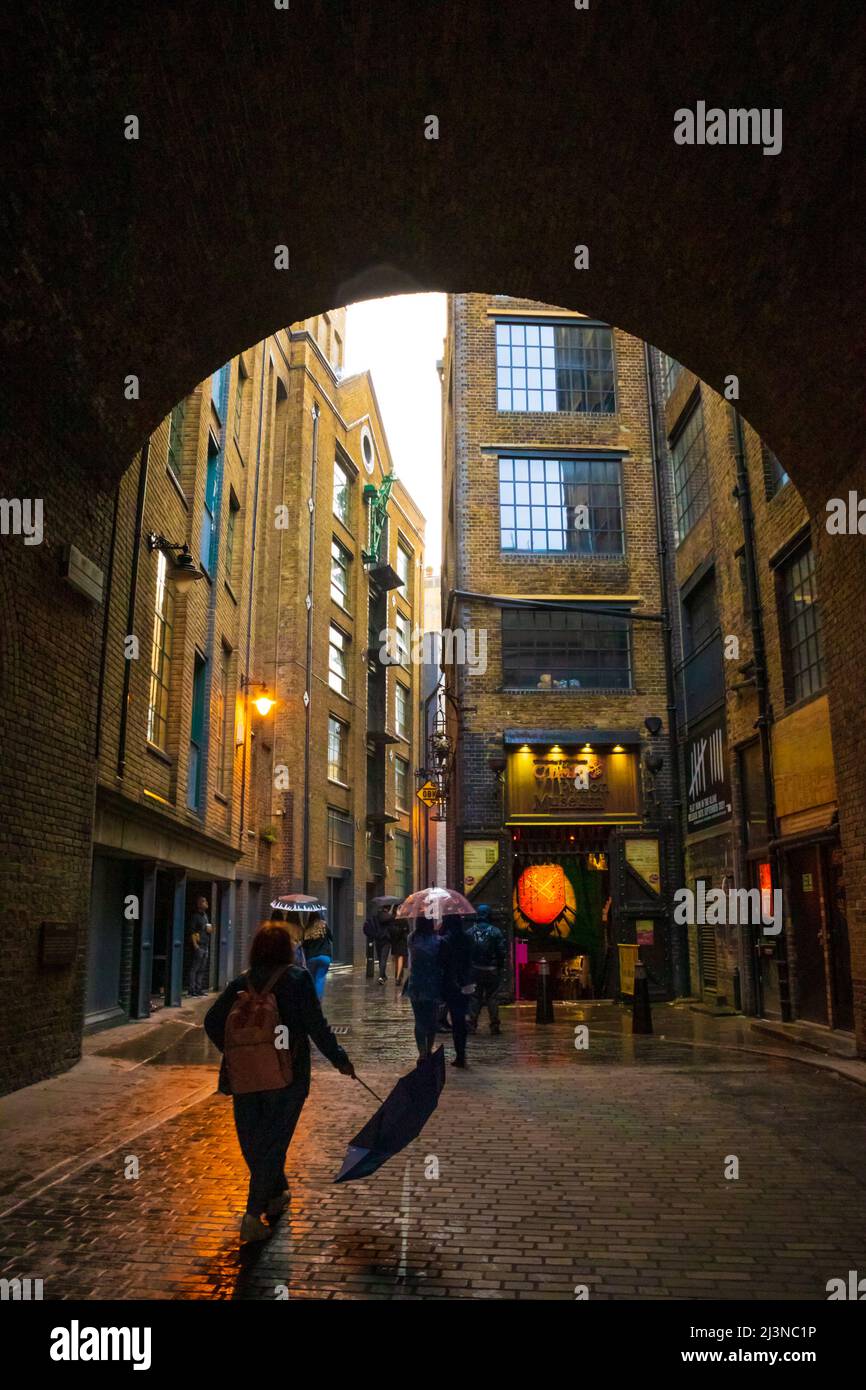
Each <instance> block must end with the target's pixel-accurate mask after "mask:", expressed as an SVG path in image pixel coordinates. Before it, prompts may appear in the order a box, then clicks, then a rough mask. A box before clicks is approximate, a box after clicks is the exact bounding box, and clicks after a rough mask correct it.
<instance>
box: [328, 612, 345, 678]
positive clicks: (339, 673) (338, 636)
mask: <svg viewBox="0 0 866 1390" xmlns="http://www.w3.org/2000/svg"><path fill="white" fill-rule="evenodd" d="M348 646H349V639H348V637H346V635H345V634H344V633H342V632H341V631H340V629H339V628H338V627H334V624H333V623H332V624H331V627H330V630H329V633H328V685H329V686H330V687H331V689H332V690H336V691H337V693H338V694H339V695H347V694H348V691H349V665H348V661H347V659H346V654H347V650H348Z"/></svg>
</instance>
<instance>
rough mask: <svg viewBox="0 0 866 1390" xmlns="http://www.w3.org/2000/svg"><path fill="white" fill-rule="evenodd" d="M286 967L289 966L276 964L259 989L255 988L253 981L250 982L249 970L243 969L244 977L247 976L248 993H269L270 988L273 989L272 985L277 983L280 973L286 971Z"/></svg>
mask: <svg viewBox="0 0 866 1390" xmlns="http://www.w3.org/2000/svg"><path fill="white" fill-rule="evenodd" d="M288 968H289V967H288V966H287V965H278V966H277V968H276V970H274V971H273V972H272V974H270V975H269V976H268V978H267V980H266V982H265V984H263V985H262V987H261V989H256V988H255V987H254V985H253V982H252V979H251V978H250V972H249V970H245V971H244V974H245V975H246V977H247V989H248V990H249V992H250V994H255V995H264V994H270V992H271V990H272V989H273V987H274V985H275V984H276V983H277V980H278V979H279V978H280V976H281V975H284V974H285V973H286V971H287V970H288Z"/></svg>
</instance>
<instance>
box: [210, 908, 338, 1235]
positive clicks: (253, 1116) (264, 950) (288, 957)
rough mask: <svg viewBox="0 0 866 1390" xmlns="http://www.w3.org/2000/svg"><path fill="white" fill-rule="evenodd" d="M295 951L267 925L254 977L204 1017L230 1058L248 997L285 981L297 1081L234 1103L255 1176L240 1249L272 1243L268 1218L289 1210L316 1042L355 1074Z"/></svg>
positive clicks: (284, 1005) (256, 946)
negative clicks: (294, 1142)
mask: <svg viewBox="0 0 866 1390" xmlns="http://www.w3.org/2000/svg"><path fill="white" fill-rule="evenodd" d="M293 960H294V945H293V943H292V938H291V936H290V934H289V932H288V930H287V929H286V925H285V923H283V922H265V923H264V925H263V926H261V927H260V928H259V930H258V931H257V932H256V934H255V936H254V937H253V941H252V945H251V947H250V966H249V970H248V971H247V972H246V973H245V974H243V975H239V976H238V978H237V979H235V980H232V982H231V984H229V985H228V986H227V987H226V988H225V989H224V990H223V992H222V994H221V995H220V997H219V999H217V1001H216V1003H215V1004H214V1005H213V1007H212V1008H211V1009H209V1011H208V1013H207V1014H206V1016H205V1020H204V1027H205V1032H206V1033H207V1035H208V1037H209V1038H210V1040H211V1042H212V1043H213V1044H214V1046H215V1047H217V1048H218V1049H219V1051H220V1052H224V1050H225V1032H226V1020H227V1019H228V1016H229V1012H230V1011H231V1007H232V1005H233V1003H234V1002H235V999H236V998H237V996H238V995H239V994H240V993H241V991H242V990H244V989H246V988H247V985H248V983H251V984H252V986H253V988H254V989H259V990H261V989H263V988H264V986H265V985H266V984H267V982H268V980H269V979H270V978H271V976H272V975H273V973H274V971H275V970H276V969H277V968H279V967H283V973H282V974H281V975H280V976H279V978H278V979H277V980H276V982H275V983H274V985H273V994H274V997H275V999H276V1002H277V1008H278V1011H279V1016H280V1021H281V1022H282V1023H283V1024H285V1026H286V1028H287V1029H288V1036H289V1046H290V1049H291V1057H292V1071H293V1079H292V1081H291V1082H290V1083H289V1085H288V1086H285V1087H283V1088H282V1089H281V1090H275V1091H250V1092H247V1093H246V1094H245V1095H236V1096H233V1098H232V1099H233V1104H234V1118H235V1128H236V1130H237V1135H238V1143H239V1144H240V1146H241V1152H242V1154H243V1156H244V1159H245V1160H246V1164H247V1167H248V1168H249V1170H250V1185H249V1193H248V1196H247V1209H246V1213H245V1215H244V1218H243V1221H242V1222H241V1242H242V1243H243V1242H246V1241H253V1240H266V1239H267V1238H268V1236H269V1235H270V1234H271V1230H272V1227H270V1226H267V1225H265V1223H264V1218H265V1217H266V1216H267V1217H268V1218H270V1219H271V1220H274V1219H276V1218H277V1217H279V1215H280V1214H281V1212H283V1211H284V1210H285V1208H286V1206H287V1205H288V1200H289V1197H288V1186H289V1185H288V1182H287V1181H286V1174H285V1163H286V1153H287V1151H288V1147H289V1144H290V1143H291V1139H292V1135H293V1134H294V1132H295V1126H296V1125H297V1123H298V1120H299V1118H300V1114H301V1111H302V1110H303V1108H304V1102H305V1101H306V1099H307V1096H308V1095H309V1093H310V1042H309V1040H310V1038H312V1040H313V1042H314V1043H315V1044H316V1047H317V1048H318V1049H319V1051H320V1052H321V1053H322V1054H323V1056H325V1057H327V1059H328V1061H329V1062H330V1063H331V1064H332V1065H333V1066H335V1067H336V1068H337V1070H338V1071H339V1072H341V1073H342V1074H343V1076H354V1075H355V1069H354V1067H353V1066H352V1063H351V1062H350V1061H349V1058H348V1057H347V1056H346V1053H345V1052H344V1051H343V1049H342V1047H341V1046H340V1044H339V1043H338V1042H337V1039H336V1038H335V1036H334V1034H333V1033H332V1031H331V1029H330V1027H329V1026H328V1021H327V1019H326V1018H325V1016H324V1014H323V1013H322V1009H321V1005H320V1004H319V1001H318V999H317V998H316V991H315V988H314V986H313V981H312V978H311V976H310V974H309V973H308V971H306V970H302V969H300V968H299V967H297V966H295V965H293V964H292V962H293ZM219 1090H220V1091H222V1093H223V1094H224V1095H230V1094H231V1089H230V1086H229V1080H228V1072H227V1069H226V1062H225V1057H223V1060H222V1065H221V1066H220V1076H219Z"/></svg>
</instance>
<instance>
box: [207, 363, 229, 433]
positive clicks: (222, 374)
mask: <svg viewBox="0 0 866 1390" xmlns="http://www.w3.org/2000/svg"><path fill="white" fill-rule="evenodd" d="M228 375H229V367H228V365H226V366H224V367H220V369H219V371H218V372H214V374H213V376H212V377H211V379H210V394H211V400H212V401H213V403H214V408H215V409H216V413H217V415H218V416H219V418H220V420H224V419H225V414H224V411H225V394H226V386H227V384H228Z"/></svg>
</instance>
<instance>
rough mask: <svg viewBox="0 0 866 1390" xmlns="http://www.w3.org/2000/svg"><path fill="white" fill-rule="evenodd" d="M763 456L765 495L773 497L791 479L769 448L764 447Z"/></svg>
mask: <svg viewBox="0 0 866 1390" xmlns="http://www.w3.org/2000/svg"><path fill="white" fill-rule="evenodd" d="M764 457H765V466H766V471H767V496H768V497H775V495H776V493H777V492H780V491H781V489H782V488H783V487H784V486H785V484H786V483H789V482H790V481H791V479H790V478H789V477H788V474H787V473H786V472H785V470H784V468H783V467H782V465H781V464H780V462H779V460H778V459H777V458H776V455H775V454H774V453H773V452H772V450H771V449H767V448H765V450H764Z"/></svg>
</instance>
